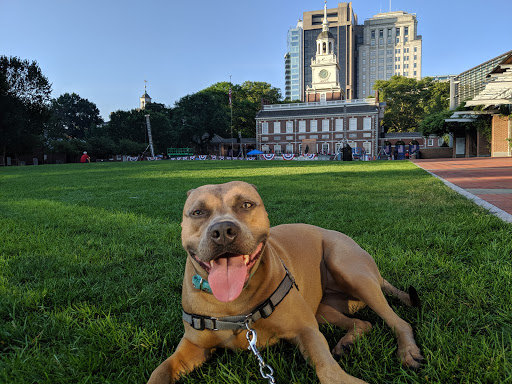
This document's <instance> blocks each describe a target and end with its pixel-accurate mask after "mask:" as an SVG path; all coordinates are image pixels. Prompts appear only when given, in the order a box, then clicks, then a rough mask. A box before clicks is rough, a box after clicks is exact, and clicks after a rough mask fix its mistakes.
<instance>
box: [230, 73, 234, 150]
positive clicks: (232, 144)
mask: <svg viewBox="0 0 512 384" xmlns="http://www.w3.org/2000/svg"><path fill="white" fill-rule="evenodd" d="M229 107H230V108H231V122H230V124H229V125H230V127H231V157H233V155H234V154H235V142H234V140H233V102H232V95H231V75H229Z"/></svg>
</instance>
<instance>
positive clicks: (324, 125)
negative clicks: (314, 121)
mask: <svg viewBox="0 0 512 384" xmlns="http://www.w3.org/2000/svg"><path fill="white" fill-rule="evenodd" d="M322 132H329V119H324V120H322Z"/></svg>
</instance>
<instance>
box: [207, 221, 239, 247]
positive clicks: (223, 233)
mask: <svg viewBox="0 0 512 384" xmlns="http://www.w3.org/2000/svg"><path fill="white" fill-rule="evenodd" d="M238 230H239V228H238V225H236V224H235V223H233V222H232V221H221V222H219V223H215V224H213V225H212V226H211V227H210V238H211V239H212V240H213V241H214V242H215V243H216V244H219V245H227V244H230V243H232V242H233V240H235V238H236V236H237V235H238Z"/></svg>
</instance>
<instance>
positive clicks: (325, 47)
mask: <svg viewBox="0 0 512 384" xmlns="http://www.w3.org/2000/svg"><path fill="white" fill-rule="evenodd" d="M322 48H323V53H325V50H326V49H327V46H326V44H325V42H324V43H322Z"/></svg>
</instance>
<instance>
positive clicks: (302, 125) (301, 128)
mask: <svg viewBox="0 0 512 384" xmlns="http://www.w3.org/2000/svg"><path fill="white" fill-rule="evenodd" d="M299 132H306V120H300V121H299Z"/></svg>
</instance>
